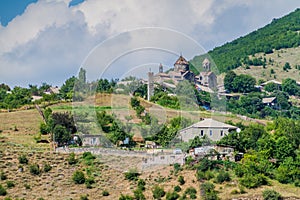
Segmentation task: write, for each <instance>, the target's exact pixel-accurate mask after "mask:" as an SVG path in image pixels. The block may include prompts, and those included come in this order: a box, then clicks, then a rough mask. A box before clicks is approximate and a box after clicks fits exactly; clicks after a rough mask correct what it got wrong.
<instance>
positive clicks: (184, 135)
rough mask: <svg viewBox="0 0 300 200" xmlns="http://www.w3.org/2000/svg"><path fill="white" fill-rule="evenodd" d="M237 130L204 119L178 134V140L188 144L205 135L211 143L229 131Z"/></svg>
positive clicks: (233, 127) (209, 119) (227, 125)
mask: <svg viewBox="0 0 300 200" xmlns="http://www.w3.org/2000/svg"><path fill="white" fill-rule="evenodd" d="M235 130H237V127H235V126H232V125H229V124H225V123H223V122H219V121H216V120H214V119H211V118H206V119H203V120H201V121H200V122H197V123H195V124H193V125H191V126H189V127H186V128H184V129H182V130H180V131H179V132H178V138H179V139H180V140H181V141H183V142H188V141H189V140H192V139H194V138H195V137H196V136H199V137H203V136H204V135H206V136H207V137H208V138H210V139H211V140H213V141H218V140H220V139H222V138H223V137H224V136H225V135H227V134H228V133H230V132H231V131H235Z"/></svg>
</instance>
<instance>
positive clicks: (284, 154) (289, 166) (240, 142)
mask: <svg viewBox="0 0 300 200" xmlns="http://www.w3.org/2000/svg"><path fill="white" fill-rule="evenodd" d="M271 132H272V133H271ZM299 138H300V124H299V122H298V121H296V120H292V119H287V118H278V119H276V120H275V121H274V122H273V123H270V124H268V125H267V126H266V127H263V126H261V125H255V124H253V125H250V126H248V127H244V128H243V129H242V131H241V132H240V133H237V132H234V133H231V134H228V135H227V136H226V137H224V138H223V139H221V141H219V142H218V144H223V145H230V146H233V147H234V148H235V149H236V150H237V151H239V152H244V153H245V155H244V158H243V159H242V162H241V163H240V164H238V165H237V166H236V167H235V169H234V170H235V174H236V175H237V176H238V177H240V183H241V184H242V185H244V186H246V187H248V188H253V187H258V186H260V185H265V184H267V183H268V179H276V180H278V181H279V182H281V183H294V184H295V185H296V186H298V187H299V186H300V170H299V169H300V154H299V145H300V139H299Z"/></svg>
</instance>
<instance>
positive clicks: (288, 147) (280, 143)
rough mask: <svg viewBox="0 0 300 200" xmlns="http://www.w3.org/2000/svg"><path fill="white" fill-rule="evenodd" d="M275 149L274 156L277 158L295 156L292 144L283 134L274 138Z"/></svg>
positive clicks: (282, 158)
mask: <svg viewBox="0 0 300 200" xmlns="http://www.w3.org/2000/svg"><path fill="white" fill-rule="evenodd" d="M275 149H276V150H275V158H277V159H279V160H284V159H285V158H287V157H294V156H295V152H294V147H293V144H292V143H291V141H289V140H288V138H287V137H285V136H281V137H279V138H278V139H277V140H276V143H275Z"/></svg>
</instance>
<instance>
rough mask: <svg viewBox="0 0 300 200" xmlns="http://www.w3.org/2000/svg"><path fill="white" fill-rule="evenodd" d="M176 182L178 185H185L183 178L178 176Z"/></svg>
mask: <svg viewBox="0 0 300 200" xmlns="http://www.w3.org/2000/svg"><path fill="white" fill-rule="evenodd" d="M178 182H179V184H180V185H184V184H185V180H184V177H183V176H179V177H178Z"/></svg>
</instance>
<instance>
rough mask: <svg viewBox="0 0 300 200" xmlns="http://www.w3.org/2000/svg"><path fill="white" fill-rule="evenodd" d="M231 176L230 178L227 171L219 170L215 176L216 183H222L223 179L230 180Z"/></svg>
mask: <svg viewBox="0 0 300 200" xmlns="http://www.w3.org/2000/svg"><path fill="white" fill-rule="evenodd" d="M230 180H231V178H230V175H229V173H228V172H225V171H223V170H222V171H220V173H219V174H218V176H217V177H216V182H217V183H223V182H225V181H230Z"/></svg>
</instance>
